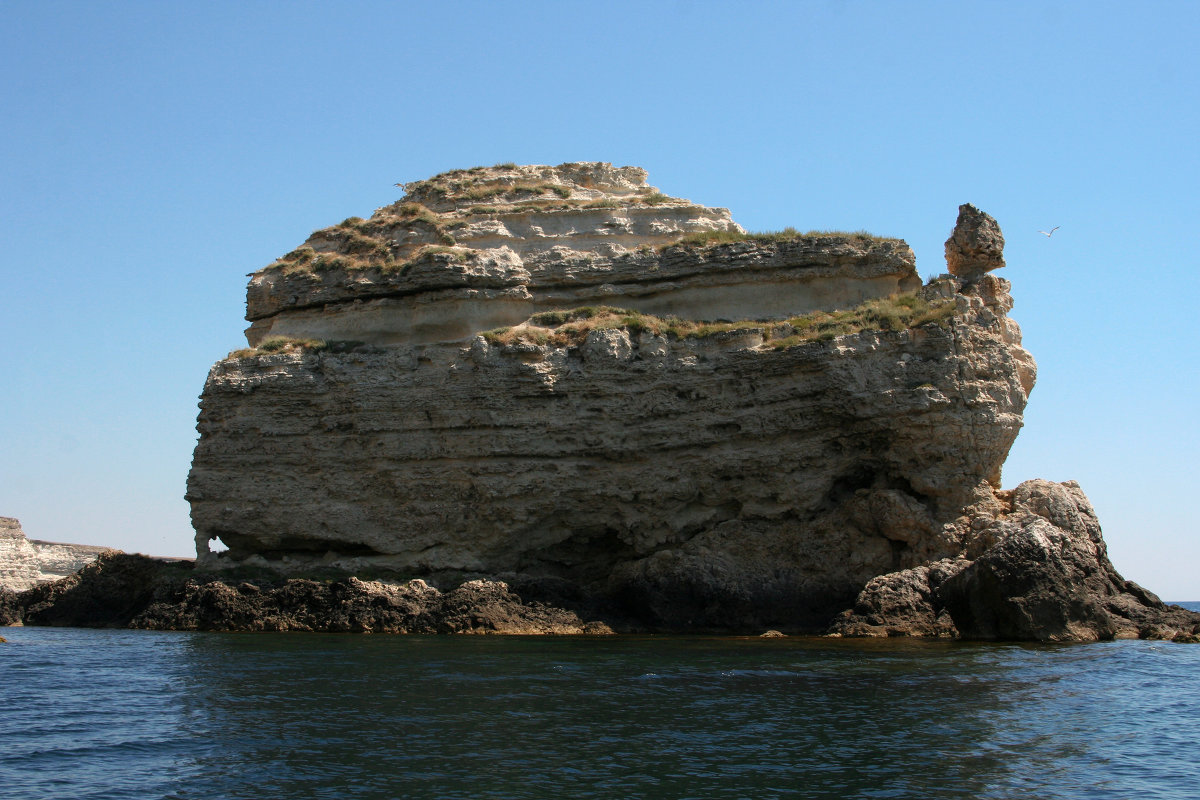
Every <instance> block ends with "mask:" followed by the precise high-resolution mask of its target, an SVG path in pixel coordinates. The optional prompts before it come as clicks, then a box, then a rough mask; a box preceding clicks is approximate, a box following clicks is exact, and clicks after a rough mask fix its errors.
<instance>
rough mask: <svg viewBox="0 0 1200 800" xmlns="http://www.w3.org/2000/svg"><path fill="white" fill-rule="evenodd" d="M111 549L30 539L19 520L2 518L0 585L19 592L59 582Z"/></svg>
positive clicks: (0, 519) (0, 531) (0, 527)
mask: <svg viewBox="0 0 1200 800" xmlns="http://www.w3.org/2000/svg"><path fill="white" fill-rule="evenodd" d="M109 552H113V549H112V548H111V547H93V546H90V545H84V544H59V543H56V542H42V541H38V540H36V539H33V540H31V539H27V538H25V532H24V531H23V530H21V523H20V522H18V521H17V520H15V519H13V518H12V517H0V588H2V589H8V590H10V591H13V592H20V591H23V590H25V589H28V588H30V587H31V586H34V585H36V584H39V583H46V582H49V581H56V580H58V579H59V578H64V577H66V576H67V575H70V574H71V573H73V572H76V571H78V570H79V569H80V568H82V567H83V566H84V565H85V564H89V563H91V562H92V561H95V560H96V558H97V557H98V556H99V555H100V554H102V553H109Z"/></svg>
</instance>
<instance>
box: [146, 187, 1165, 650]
mask: <svg viewBox="0 0 1200 800" xmlns="http://www.w3.org/2000/svg"><path fill="white" fill-rule="evenodd" d="M407 189H408V195H407V196H406V197H405V198H404V200H402V201H400V202H399V203H397V204H396V205H394V206H389V207H387V208H384V209H380V210H379V211H378V212H376V214H375V215H374V216H372V217H371V219H369V220H355V219H351V220H347V221H346V222H345V223H342V224H341V225H339V226H336V227H335V228H330V229H326V230H324V231H318V232H317V233H315V234H313V236H312V237H310V239H309V241H308V242H307V243H306V245H305V246H304V247H302V248H300V249H298V250H297V251H294V252H293V253H290V254H288V256H285V257H284V258H283V259H281V260H280V261H279V262H277V263H275V264H272V265H270V266H268V267H266V268H264V269H263V270H260V271H259V272H258V273H255V275H254V276H252V279H251V283H250V287H249V289H248V296H247V297H248V299H247V307H248V318H249V319H251V320H252V321H253V322H254V325H253V326H252V328H251V329H250V331H249V332H248V337H249V340H250V343H251V344H252V345H256V344H257V345H261V346H257V347H255V348H254V349H251V350H247V351H239V352H237V353H234V354H231V356H230V357H229V358H227V359H225V360H223V361H221V362H219V363H218V364H216V365H215V366H214V367H213V368H212V370H211V372H210V374H209V377H208V380H207V382H206V384H205V388H204V393H203V396H202V398H201V413H200V418H199V422H198V429H199V431H200V441H199V443H198V445H197V448H196V453H195V458H194V461H193V467H192V471H191V474H190V476H189V481H188V499H189V501H190V502H191V505H192V519H193V523H194V525H195V528H196V531H197V537H196V542H197V553H198V564H199V566H200V567H201V568H202V569H205V570H221V569H228V568H233V567H243V568H245V567H252V568H255V569H271V570H276V571H278V572H280V573H282V574H288V573H292V574H295V573H297V572H302V571H306V570H310V569H313V568H318V567H319V568H322V569H332V570H337V571H340V572H342V573H343V574H347V575H350V574H364V573H365V572H370V571H376V570H388V571H391V572H392V573H394V574H399V575H404V576H405V577H406V578H421V577H424V578H431V579H432V576H437V578H438V580H439V581H442V582H443V585H448V586H452V585H457V584H459V583H464V582H468V581H471V580H474V579H477V578H480V577H481V576H486V577H491V578H494V577H497V576H500V575H504V576H505V580H506V581H508V584H509V585H511V586H515V587H519V591H520V593H521V596H523V597H527V598H530V599H533V600H536V601H544V602H549V603H552V604H553V605H554V606H555V607H564V608H571V609H575V610H578V611H580V612H581V613H583V615H584V616H585V617H587V618H603V619H607V620H610V621H612V622H613V624H615V625H619V626H621V627H623V629H629V628H631V627H632V628H641V629H651V630H668V631H736V632H741V633H744V632H748V631H755V632H760V631H762V630H764V629H768V628H771V629H778V630H780V631H781V632H786V633H797V632H819V631H824V630H826V629H827V628H828V626H829V625H830V622H831V620H833V619H834V618H835V617H837V622H836V624H835V630H836V631H837V632H839V633H842V634H843V635H918V636H955V635H957V636H967V637H972V638H990V637H1004V638H1036V639H1051V640H1054V639H1088V638H1097V637H1101V638H1103V637H1111V636H1119V635H1134V634H1136V635H1150V633H1151V631H1152V630H1160V631H1167V630H1175V631H1178V632H1180V633H1182V632H1183V631H1184V629H1185V628H1186V625H1185V624H1184V622H1185V621H1184V620H1183V618H1179V620H1178V621H1179V624H1178V625H1175V627H1171V625H1174V623H1173V622H1172V623H1170V624H1168V623H1167V622H1164V620H1173V619H1175V617H1174V616H1172V615H1174V614H1175V612H1174V611H1172V610H1169V609H1165V607H1162V605H1161V603H1158V601H1157V599H1156V598H1153V596H1152V595H1149V594H1148V593H1145V592H1142V591H1141V590H1139V589H1137V588H1136V587H1132V585H1131V584H1125V583H1124V582H1122V581H1121V580H1120V578H1119V576H1117V575H1116V573H1115V572H1111V565H1107V560H1106V559H1105V558H1104V557H1103V543H1102V541H1101V540H1100V539H1099V528H1098V527H1095V530H1094V531H1093V530H1092V529H1091V528H1089V527H1088V526H1089V525H1090V524H1091V523H1089V522H1088V521H1087V514H1086V513H1085V512H1084V510H1083V508H1084V506H1086V500H1085V499H1082V495H1081V494H1080V495H1079V496H1078V497H1075V495H1074V494H1071V493H1070V492H1068V493H1067V494H1068V495H1069V496H1070V498H1071V503H1073V504H1074V505H1073V506H1072V507H1073V508H1074V509H1075V511H1074V512H1072V511H1070V510H1069V509H1068V508H1067V506H1068V505H1070V503H1067V501H1066V500H1063V499H1062V498H1061V497H1060V495H1061V494H1062V493H1061V492H1058V493H1057V494H1056V493H1055V492H1056V491H1057V490H1054V491H1052V490H1051V489H1047V488H1039V489H1037V491H1034V490H1033V489H1030V490H1028V491H1026V492H1025V493H1022V491H1021V490H1017V492H1015V493H1005V492H999V491H997V490H996V488H995V487H999V486H1000V485H1001V484H1000V477H1001V475H1000V472H1001V466H1002V465H1003V462H1004V459H1005V457H1006V456H1007V453H1008V450H1009V448H1010V446H1011V444H1012V442H1013V440H1014V438H1015V436H1016V434H1017V432H1018V430H1019V429H1020V427H1021V415H1022V412H1023V410H1024V407H1025V403H1026V401H1027V399H1028V396H1029V393H1030V391H1031V390H1032V388H1033V384H1034V380H1035V377H1036V367H1035V365H1034V362H1033V359H1032V358H1031V357H1030V355H1029V353H1027V352H1026V351H1025V350H1024V349H1023V348H1022V347H1021V334H1020V328H1019V326H1018V325H1017V324H1016V322H1014V321H1013V320H1012V319H1010V318H1009V317H1008V312H1009V310H1010V309H1011V308H1012V298H1011V296H1010V295H1009V284H1008V282H1007V281H1005V280H1002V279H999V278H997V277H995V276H993V275H990V274H988V273H989V271H990V270H993V269H996V268H998V267H1001V266H1003V264H1004V261H1003V252H1002V249H1003V236H1002V234H1001V233H1000V229H999V226H998V225H997V224H996V223H995V220H993V219H992V218H991V217H989V216H988V215H986V214H984V213H983V212H981V211H979V210H978V209H975V208H974V207H972V206H969V205H965V206H963V207H962V208H960V213H959V219H958V224H957V225H956V227H955V230H954V233H953V234H952V235H951V238H950V241H949V242H947V246H946V251H947V260H948V264H949V266H950V269H951V273H952V274H951V275H950V276H946V277H944V278H941V279H937V280H935V281H931V282H930V284H929V285H927V286H924V287H920V288H918V281H917V280H916V273H915V268H914V266H913V262H912V255H911V251H910V250H909V249H908V247H907V245H905V244H904V243H903V242H901V241H898V240H881V239H878V238H875V237H870V236H863V235H817V236H803V235H790V234H789V235H759V236H746V235H745V234H744V233H743V232H741V229H740V228H738V227H737V226H736V224H735V223H733V222H732V220H730V219H729V216H728V212H726V211H724V210H723V209H708V208H703V207H699V206H694V205H692V204H690V203H688V202H686V201H682V200H675V199H673V198H669V197H666V196H665V195H662V194H660V193H658V192H656V191H655V190H653V189H652V188H651V187H648V186H646V185H645V173H644V172H642V171H641V170H637V169H635V168H620V169H614V168H612V167H611V166H609V165H606V164H567V165H561V166H559V167H515V166H512V165H504V166H500V167H494V168H484V169H477V170H467V171H457V172H454V173H447V174H446V175H442V176H438V177H436V178H434V179H431V180H430V181H426V182H421V183H419V184H410V185H409V186H408V187H407ZM484 201H486V203H487V205H486V206H482V205H479V204H481V203H483V202H484ZM439 243H440V244H439ZM864 300H868V301H870V302H868V303H867V304H866V305H863V306H861V307H859V308H857V309H854V310H851V308H850V307H851V306H855V305H856V304H859V303H860V302H862V301H864ZM595 304H604V305H606V306H610V308H607V309H605V308H600V309H597V308H594V307H591V306H593V305H595ZM614 305H619V306H623V307H625V308H626V309H627V310H620V311H614V310H613V309H612V308H611V306H614ZM580 306H588V307H586V308H580ZM572 309H574V310H572ZM651 314H653V315H656V316H654V317H652V316H648V315H651ZM659 317H661V318H659ZM721 319H724V320H738V319H741V320H742V321H740V322H734V323H729V324H713V323H715V322H718V321H719V320H721ZM496 325H500V326H506V327H504V328H503V329H497V330H488V328H489V327H491V326H496ZM268 334H271V335H272V336H275V335H279V334H287V335H290V336H294V337H315V338H320V339H325V340H342V339H354V340H358V341H357V342H346V341H326V342H299V341H296V342H292V343H289V342H288V341H282V340H267V339H265V337H267V335H268ZM1064 491H1065V490H1064ZM1049 497H1053V498H1058V499H1057V500H1054V501H1053V502H1051V501H1050V500H1047V499H1046V498H1049ZM1014 498H1015V499H1014ZM1088 509H1089V510H1090V507H1088ZM1089 513H1090V511H1089ZM1092 521H1093V522H1094V515H1093V516H1092ZM1080 526H1082V527H1080ZM1081 531H1082V533H1081ZM1093 533H1094V536H1093ZM213 539H220V540H221V541H223V542H224V543H225V544H226V545H228V548H229V549H228V551H227V552H224V553H220V554H217V553H212V552H210V550H209V542H210V541H212V540H213ZM1043 542H1048V544H1046V545H1045V548H1041V549H1039V548H1040V547H1041V544H1042V543H1043ZM1088 543H1090V544H1088ZM1047 548H1048V549H1047ZM1089 548H1090V549H1089ZM1035 552H1036V553H1046V554H1047V555H1046V557H1045V559H1044V560H1043V561H1041V562H1036V564H1040V565H1041V566H1040V567H1035V561H1036V559H1034V560H1031V559H1033V554H1035ZM1106 565H1107V566H1106ZM1039 569H1040V570H1041V571H1039ZM1106 570H1107V571H1106ZM1110 573H1111V574H1110ZM881 576H882V577H881ZM366 585H367V584H365V583H364V584H362V585H361V586H359V585H358V584H354V585H351V584H349V583H345V584H339V586H341V587H342V588H339V589H338V590H337V591H338V592H349V593H351V594H354V593H355V592H358V593H360V594H362V593H363V592H366V593H367V594H369V595H370V596H371V597H374V598H382V597H390V598H393V600H394V602H393V603H392V605H390V606H388V608H390V609H391V610H389V611H387V615H391V616H387V615H385V616H384V617H373V616H371V614H372V613H375V612H370V613H368V612H366V611H363V612H362V613H358V612H356V615H351V616H346V617H338V619H339V620H340V621H339V622H338V623H337V624H338V625H349V626H354V625H367V626H368V627H370V626H371V625H383V626H384V627H385V628H388V626H391V625H395V626H396V629H410V628H405V626H412V625H418V626H419V624H424V623H417V622H412V621H411V620H412V619H422V618H421V617H420V615H419V614H417V613H416V612H412V613H411V614H410V613H409V612H408V611H398V610H396V609H398V608H408V607H409V606H408V605H407V604H410V603H412V602H415V601H414V600H412V598H413V597H414V596H417V595H420V594H421V592H422V591H423V590H422V589H421V587H420V585H419V584H415V583H414V584H404V585H403V586H402V587H397V586H392V587H391V588H376V589H370V590H369V591H368V590H366V589H363V588H362V586H366ZM1072 586H1074V587H1075V588H1071V587H1072ZM347 587H349V588H347ZM864 587H865V588H864ZM289 591H295V592H300V593H301V594H303V593H304V591H306V590H302V588H301V587H293V589H292V590H289ZM331 591H332V590H331ZM495 591H496V592H500V591H501V590H499V589H496V590H495ZM243 594H244V593H243V592H242V591H241V590H240V589H237V588H236V587H235V588H230V587H229V586H225V587H224V588H219V587H217V588H213V587H210V588H208V589H204V588H193V589H190V590H188V592H185V593H184V594H183V595H181V596H179V597H176V598H173V599H171V601H170V605H171V607H172V608H173V609H174V610H173V611H162V612H161V613H156V615H155V616H154V618H155V619H159V620H166V621H165V622H163V624H170V625H174V626H188V625H191V624H193V623H192V620H193V619H195V620H201V619H208V620H209V622H206V623H204V624H207V625H216V624H217V623H216V622H213V621H212V620H215V619H218V618H220V617H221V614H225V615H227V616H228V615H230V614H232V615H234V616H237V615H238V614H240V613H242V612H241V611H238V609H241V608H243V607H249V606H252V605H254V604H256V603H260V602H266V601H265V600H261V599H254V600H248V599H245V598H246V597H253V598H260V597H261V596H263V595H264V594H269V593H262V592H260V593H258V594H254V593H252V592H251V593H250V594H249V595H245V596H243ZM452 595H453V592H450V593H447V595H446V597H450V596H452ZM339 596H340V595H339ZM321 597H324V595H321ZM856 597H857V598H858V599H857V602H856V601H855V598H856ZM1096 598H1101V599H1096ZM271 602H272V603H275V602H276V601H274V600H272V601H271ZM278 602H281V603H283V606H286V607H287V608H293V607H296V606H293V605H288V603H290V602H291V601H288V600H281V601H278ZM309 602H312V603H333V602H334V600H333V599H317V597H316V596H315V595H314V596H313V597H311V598H310V600H309ZM338 602H340V601H338ZM372 602H374V601H372ZM379 602H383V601H379ZM388 602H392V601H388ZM438 602H442V601H438ZM446 602H448V601H446ZM1156 604H1157V605H1156ZM368 605H370V604H368ZM385 605H387V604H386V603H385ZM852 605H853V606H854V607H853V608H850V607H851V606H852ZM283 606H281V607H283ZM371 607H372V608H374V607H375V606H371ZM206 608H220V609H224V610H223V611H222V612H221V614H216V616H208V617H206V616H205V613H207V612H204V611H203V610H204V609H206ZM266 608H267V606H263V607H262V609H266ZM270 608H275V606H270ZM262 609H260V610H259V611H256V612H254V618H255V619H276V618H278V619H281V620H285V621H284V622H281V623H279V624H283V625H286V626H288V627H301V628H303V627H304V626H306V625H309V626H311V625H312V624H313V623H312V622H311V621H310V620H309V618H308V617H305V616H304V614H303V613H301V612H299V611H295V612H292V611H288V612H283V611H280V612H276V611H268V610H262ZM844 609H849V610H848V611H846V613H844V614H842V615H841V616H840V617H839V616H838V612H840V611H843V610H844ZM202 612H203V613H202ZM1102 612H1103V613H1102ZM214 613H215V612H214ZM414 614H415V615H416V616H414ZM1056 614H1057V616H1055V615H1056ZM172 615H174V616H172ZM1139 615H1141V616H1139ZM402 618H403V619H406V620H410V621H409V622H403V623H401V622H396V620H399V619H402ZM379 619H386V620H389V621H387V622H379V621H378V620H379ZM363 620H375V621H373V622H363ZM1114 620H1115V621H1114ZM1120 620H1125V622H1121V621H1120ZM196 624H200V623H199V622H197V623H196ZM255 624H258V623H255ZM262 624H266V623H262ZM271 624H276V623H274V622H272V623H271ZM539 624H546V625H551V623H548V622H544V621H543V623H539ZM564 624H566V625H567V626H568V627H570V626H571V625H574V624H575V623H574V622H573V621H571V622H569V623H564ZM1155 625H1159V626H1160V627H1159V628H1154V626H1155ZM1163 625H1166V626H1167V627H1162V626H1163ZM372 629H373V628H372ZM388 629H390V628H388Z"/></svg>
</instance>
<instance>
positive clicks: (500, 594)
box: [0, 554, 612, 634]
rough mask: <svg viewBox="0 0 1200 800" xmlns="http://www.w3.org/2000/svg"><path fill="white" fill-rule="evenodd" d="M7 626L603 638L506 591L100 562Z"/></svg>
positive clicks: (140, 560)
mask: <svg viewBox="0 0 1200 800" xmlns="http://www.w3.org/2000/svg"><path fill="white" fill-rule="evenodd" d="M10 606H11V607H12V608H14V609H15V610H9V611H8V612H7V613H9V615H10V617H11V619H10V620H9V622H8V623H7V624H12V623H13V622H17V621H20V620H21V619H23V621H24V622H25V623H26V624H30V625H51V626H79V627H109V628H144V629H151V630H155V629H157V630H195V631H324V632H355V633H499V634H605V633H611V632H612V631H611V629H610V628H608V626H607V625H605V624H603V623H600V622H587V623H585V622H584V621H582V620H581V619H580V618H579V617H578V616H577V615H576V614H574V613H573V612H570V611H565V610H563V609H559V608H554V607H551V606H547V605H545V604H542V603H525V602H523V601H522V600H521V598H520V597H519V596H517V595H516V594H514V593H513V592H511V591H509V588H508V586H507V585H506V584H504V583H502V582H499V581H484V580H474V581H467V582H465V583H463V584H462V585H460V586H458V587H457V588H456V589H454V590H452V591H449V592H444V593H443V592H440V591H438V590H437V589H436V588H434V587H432V586H430V585H428V584H427V583H425V582H424V581H420V580H413V581H407V582H402V583H397V582H390V581H362V580H359V579H357V578H342V579H338V580H310V579H304V578H291V579H285V578H281V577H279V576H278V575H270V574H265V575H262V576H256V577H254V578H253V579H248V580H238V581H236V582H225V581H222V580H220V579H218V578H216V577H214V576H212V575H206V574H204V573H197V572H195V571H194V570H193V568H192V565H191V563H190V562H170V561H163V560H159V559H153V558H149V557H146V556H140V555H125V554H112V555H105V556H102V557H101V558H100V559H99V560H97V561H96V562H95V563H93V564H90V565H88V566H87V567H85V568H84V569H82V570H81V571H80V572H78V573H76V574H75V575H71V576H69V577H67V578H65V579H63V580H61V581H57V582H55V583H49V584H41V585H39V586H36V587H34V588H33V589H29V590H27V591H25V592H22V593H21V594H19V595H16V596H15V597H12V596H10V599H6V598H5V597H3V596H0V614H3V613H5V609H6V608H9V607H10Z"/></svg>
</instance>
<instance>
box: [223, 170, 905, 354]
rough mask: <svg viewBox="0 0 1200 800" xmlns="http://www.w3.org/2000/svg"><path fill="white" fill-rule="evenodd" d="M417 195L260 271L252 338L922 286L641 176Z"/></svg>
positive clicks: (421, 337) (679, 308) (814, 239)
mask: <svg viewBox="0 0 1200 800" xmlns="http://www.w3.org/2000/svg"><path fill="white" fill-rule="evenodd" d="M407 189H408V194H406V195H405V196H404V198H403V199H401V200H399V201H398V202H396V203H394V204H392V205H390V206H386V207H384V208H380V209H378V210H377V211H376V212H375V213H374V214H373V215H372V216H371V217H370V218H369V219H365V220H364V219H361V218H358V217H351V218H349V219H347V220H345V221H343V222H342V223H340V224H339V225H336V226H333V227H331V228H326V229H323V230H320V231H317V232H315V233H314V234H313V235H312V236H310V237H309V238H308V240H307V241H306V242H305V243H304V244H303V245H301V246H300V247H299V248H297V249H295V250H293V251H292V252H290V253H288V254H287V255H285V256H283V257H282V258H281V259H279V260H278V261H276V262H275V263H273V264H270V265H268V266H267V267H264V268H263V269H261V270H259V271H258V272H256V273H255V274H254V275H253V276H252V277H251V280H250V286H249V289H248V291H247V299H246V318H247V319H248V320H250V321H251V322H252V323H253V324H252V325H251V327H250V328H249V329H248V331H247V337H248V338H249V340H250V344H251V345H257V344H260V343H261V342H263V341H265V340H266V339H267V338H268V337H270V336H277V335H284V336H293V337H301V338H303V337H316V338H320V339H341V340H347V339H349V340H355V341H362V342H366V343H370V344H421V343H428V342H447V341H450V342H453V341H462V340H467V339H470V338H471V337H472V336H474V335H475V334H477V333H478V332H480V331H483V330H487V329H489V328H494V327H499V326H504V325H515V324H517V323H519V322H521V321H523V320H525V319H526V318H528V317H529V316H530V315H532V314H534V313H537V312H539V311H547V310H553V309H563V308H575V307H579V306H587V305H596V304H603V305H611V306H620V307H622V308H631V309H636V310H639V311H643V312H645V313H650V314H663V315H666V314H670V315H675V316H679V317H683V318H687V319H722V318H724V319H743V318H747V317H749V318H762V317H772V316H779V317H786V316H788V315H791V314H799V313H803V312H805V311H812V310H814V309H818V308H838V307H846V306H850V305H854V304H856V303H859V302H862V301H863V300H866V299H869V298H873V297H885V296H887V295H890V294H894V293H895V292H897V291H899V290H901V289H910V290H911V289H915V288H916V287H917V286H919V285H920V281H919V279H918V278H917V274H916V271H915V268H914V259H913V254H912V250H911V249H910V248H909V247H908V246H907V245H906V244H905V243H904V242H902V241H899V240H895V239H879V238H876V237H871V236H861V235H853V234H851V235H824V236H809V237H800V236H786V237H774V238H762V237H759V238H757V239H753V240H744V239H742V240H739V235H742V234H744V231H743V230H742V228H741V227H740V226H739V225H737V224H736V223H735V222H733V220H732V219H730V217H729V212H728V211H727V210H726V209H723V208H707V207H704V206H698V205H695V204H693V203H690V202H688V201H687V200H681V199H678V198H674V197H668V196H666V195H664V194H662V193H661V192H659V191H658V190H657V189H655V188H654V187H652V186H649V185H647V184H646V172H645V170H642V169H639V168H637V167H620V168H614V167H612V166H611V165H608V164H598V163H584V164H562V165H560V166H557V167H545V166H515V165H500V166H497V167H478V168H475V169H472V170H456V171H454V172H449V173H445V174H443V175H439V176H436V177H434V178H431V179H430V180H427V181H420V182H417V183H412V184H408V185H407ZM722 234H724V235H725V236H724V237H722V236H721V235H722ZM722 238H723V239H724V240H725V244H724V246H719V247H698V246H694V243H695V242H697V241H698V242H719V241H722ZM689 242H690V243H692V244H689Z"/></svg>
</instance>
